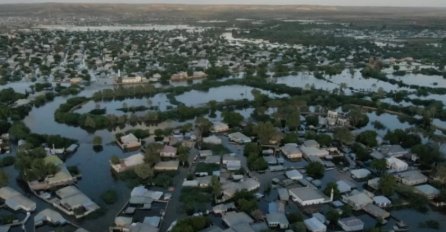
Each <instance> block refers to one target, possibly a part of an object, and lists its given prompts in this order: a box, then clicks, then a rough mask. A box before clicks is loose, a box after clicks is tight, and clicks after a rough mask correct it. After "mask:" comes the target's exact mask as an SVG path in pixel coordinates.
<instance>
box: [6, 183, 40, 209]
mask: <svg viewBox="0 0 446 232" xmlns="http://www.w3.org/2000/svg"><path fill="white" fill-rule="evenodd" d="M0 198H1V199H2V200H4V201H5V205H6V206H8V207H9V208H10V209H12V210H15V211H17V210H24V211H26V212H32V211H34V210H36V203H35V202H33V201H31V200H30V199H29V198H27V197H25V196H23V195H22V194H21V193H20V192H18V191H16V190H15V189H13V188H10V187H2V188H0Z"/></svg>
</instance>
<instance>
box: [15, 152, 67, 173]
mask: <svg viewBox="0 0 446 232" xmlns="http://www.w3.org/2000/svg"><path fill="white" fill-rule="evenodd" d="M45 157H46V152H45V150H44V149H43V148H41V147H39V148H34V149H29V150H21V151H18V152H17V161H16V165H17V167H18V168H19V170H20V176H21V177H22V178H23V179H24V180H26V181H33V180H41V179H43V178H45V177H46V176H48V175H53V174H55V173H56V172H57V171H58V167H57V166H55V165H54V164H52V163H47V162H45V161H44V158H45Z"/></svg>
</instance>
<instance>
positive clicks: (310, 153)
mask: <svg viewBox="0 0 446 232" xmlns="http://www.w3.org/2000/svg"><path fill="white" fill-rule="evenodd" d="M300 150H301V151H302V153H303V155H304V156H305V157H306V158H307V159H308V157H319V158H322V157H326V156H328V155H329V152H328V151H327V150H325V149H320V148H317V147H314V146H310V147H307V146H300Z"/></svg>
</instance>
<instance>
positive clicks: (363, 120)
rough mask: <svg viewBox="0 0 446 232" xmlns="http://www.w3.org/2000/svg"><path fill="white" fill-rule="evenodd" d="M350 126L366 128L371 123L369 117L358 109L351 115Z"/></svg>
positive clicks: (353, 110) (352, 111)
mask: <svg viewBox="0 0 446 232" xmlns="http://www.w3.org/2000/svg"><path fill="white" fill-rule="evenodd" d="M349 119H350V125H352V126H354V127H356V128H361V127H363V126H366V125H367V123H369V117H368V116H367V114H363V113H361V111H360V110H359V109H357V108H354V109H352V110H351V111H350V113H349Z"/></svg>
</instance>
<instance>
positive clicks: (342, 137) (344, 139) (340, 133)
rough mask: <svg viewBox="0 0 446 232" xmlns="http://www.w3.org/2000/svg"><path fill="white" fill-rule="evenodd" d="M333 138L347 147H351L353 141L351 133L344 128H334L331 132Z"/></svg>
mask: <svg viewBox="0 0 446 232" xmlns="http://www.w3.org/2000/svg"><path fill="white" fill-rule="evenodd" d="M333 137H334V138H335V139H337V140H339V142H341V143H343V144H347V145H351V144H352V143H353V142H354V141H355V137H354V136H353V134H352V132H351V131H350V130H349V129H348V128H345V127H339V128H336V129H335V130H334V132H333Z"/></svg>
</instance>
